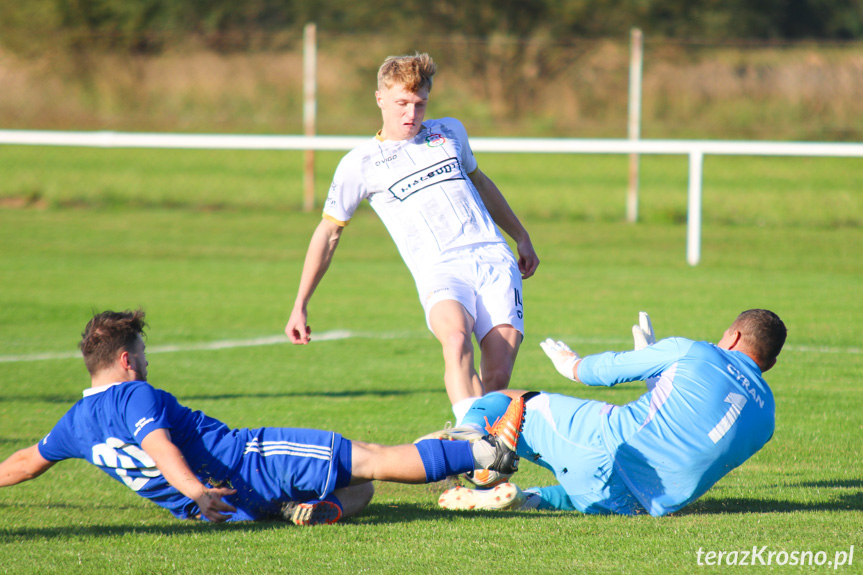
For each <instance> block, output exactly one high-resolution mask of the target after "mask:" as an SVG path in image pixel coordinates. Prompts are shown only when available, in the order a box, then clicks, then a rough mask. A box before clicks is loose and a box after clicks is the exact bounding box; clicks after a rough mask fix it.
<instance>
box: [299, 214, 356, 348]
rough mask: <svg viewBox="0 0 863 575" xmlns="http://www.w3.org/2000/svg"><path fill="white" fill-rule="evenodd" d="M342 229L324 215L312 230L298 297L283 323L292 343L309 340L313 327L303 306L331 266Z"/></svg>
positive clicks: (306, 303) (307, 341) (302, 342)
mask: <svg viewBox="0 0 863 575" xmlns="http://www.w3.org/2000/svg"><path fill="white" fill-rule="evenodd" d="M342 230H344V227H342V226H340V225H338V224H336V223H335V222H332V221H330V220H328V219H326V218H324V219H322V220H321V223H319V224H318V227H317V228H315V232H314V234H312V239H311V241H310V242H309V249H308V251H307V252H306V260H305V262H304V263H303V272H302V275H301V276H300V287H299V289H298V290H297V298H296V300H295V301H294V308H293V310H292V311H291V317H290V319H288V324H287V325H286V326H285V333H286V334H287V335H288V337H289V338H290V339H291V342H292V343H294V344H307V343H309V341H310V340H311V337H310V336H311V334H312V329H311V328H310V327H309V326H308V324H307V323H306V322H307V321H308V312H307V311H306V307H307V306H308V304H309V300H311V299H312V294H313V293H314V292H315V289H316V288H317V287H318V284H319V283H320V282H321V279H323V277H324V274H326V273H327V269H328V268H329V267H330V262H331V261H332V260H333V254H334V253H335V251H336V247H338V245H339V238H340V237H341V235H342Z"/></svg>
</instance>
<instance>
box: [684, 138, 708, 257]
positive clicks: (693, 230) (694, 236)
mask: <svg viewBox="0 0 863 575" xmlns="http://www.w3.org/2000/svg"><path fill="white" fill-rule="evenodd" d="M703 165H704V152H703V151H701V150H692V151H691V152H689V202H688V207H687V211H686V262H687V263H688V264H689V265H691V266H697V265H698V262H699V261H701V181H702V177H701V172H702V167H703Z"/></svg>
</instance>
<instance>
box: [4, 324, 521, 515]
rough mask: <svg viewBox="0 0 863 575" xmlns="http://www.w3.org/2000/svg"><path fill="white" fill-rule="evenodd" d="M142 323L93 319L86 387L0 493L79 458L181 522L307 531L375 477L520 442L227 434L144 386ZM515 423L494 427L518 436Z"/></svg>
mask: <svg viewBox="0 0 863 575" xmlns="http://www.w3.org/2000/svg"><path fill="white" fill-rule="evenodd" d="M145 325H146V324H145V322H144V312H143V311H142V310H137V311H134V312H133V311H125V312H111V311H107V312H103V313H100V314H98V315H96V316H94V317H93V319H92V320H90V322H89V323H88V324H87V328H86V329H85V331H84V333H83V334H82V335H83V337H82V340H81V343H80V347H81V351H82V353H83V356H84V361H85V363H86V365H87V369H88V371H89V372H90V376H91V387H90V388H88V389H87V390H86V391H85V392H84V397H83V399H81V400H80V401H78V403H76V404H75V405H74V406H72V408H71V409H69V411H68V412H67V413H66V414H65V415H64V416H63V417H62V418H61V419H60V421H59V422H58V423H57V424H56V425H55V426H54V428H53V429H52V430H51V432H50V433H48V435H46V436H45V437H44V438H43V439H42V440H41V441H39V442H38V443H37V444H36V445H33V446H31V447H29V448H25V449H22V450H20V451H18V452H16V453H14V454H13V455H12V456H10V457H9V458H8V459H6V461H4V462H3V463H0V487H5V486H9V485H15V484H17V483H21V482H22V481H26V480H29V479H34V478H36V477H38V476H39V475H41V474H42V473H44V472H45V471H47V470H48V469H49V468H50V467H51V466H53V465H54V464H55V463H56V462H58V461H61V460H64V459H70V458H80V459H84V460H86V461H87V462H89V463H91V464H93V465H95V466H96V467H98V468H99V469H101V470H102V471H104V472H105V473H107V474H108V475H109V476H110V477H111V478H113V479H115V480H117V481H119V482H121V483H123V484H124V485H126V486H127V487H128V488H129V489H131V490H132V491H134V492H135V493H136V494H138V495H140V496H141V497H145V498H147V499H149V500H150V501H153V502H154V503H156V504H157V505H160V506H161V507H164V508H166V509H167V510H169V511H170V512H171V513H172V514H173V515H174V516H175V517H178V518H181V519H186V518H205V519H208V520H210V521H214V522H220V521H227V520H230V521H238V520H254V519H287V520H289V521H292V522H293V523H296V524H298V525H310V524H318V523H332V522H334V521H336V520H338V519H339V518H341V517H343V516H344V517H348V516H351V515H353V514H355V513H358V512H359V511H360V510H362V509H363V508H364V507H365V506H366V505H367V504H368V502H369V501H370V500H371V497H372V494H373V488H372V485H371V483H370V482H371V480H373V479H378V480H384V481H397V482H401V483H426V482H431V481H439V480H441V479H444V478H446V477H447V476H448V475H452V474H454V473H460V472H465V471H468V470H470V469H473V468H474V467H475V466H479V467H494V468H501V469H503V470H508V471H509V472H512V471H514V468H515V465H516V464H517V461H518V458H517V457H516V456H515V454H514V452H513V450H514V449H515V444H514V443H513V442H512V441H511V440H510V441H507V440H506V439H504V440H503V441H500V440H498V439H497V432H495V433H493V434H492V435H489V436H487V437H486V438H484V439H483V440H480V441H477V442H474V443H470V444H468V443H465V442H462V441H458V442H456V441H440V440H436V439H433V440H427V441H422V442H419V443H417V444H416V445H399V446H384V445H377V444H371V443H360V442H356V441H354V442H352V441H349V440H347V439H345V438H344V437H342V436H341V435H339V434H338V433H333V432H327V431H319V430H315V429H295V428H277V427H266V428H260V429H232V428H230V427H228V426H227V425H225V424H224V423H222V422H221V421H218V420H216V419H213V418H212V417H208V416H207V415H205V414H204V413H202V412H200V411H193V410H191V409H189V408H188V407H185V406H183V405H181V404H180V403H179V402H178V401H177V399H176V398H175V397H174V396H173V395H171V394H170V393H168V392H166V391H162V390H160V389H157V388H155V387H153V386H151V385H150V384H149V383H147V365H148V362H147V358H146V355H145V344H144V341H143V338H142V335H143V330H144V327H145ZM520 425H521V421H520V420H519V421H516V422H503V423H502V425H501V427H500V429H504V428H505V427H506V426H509V427H511V428H514V429H515V430H516V435H517V430H518V428H519V427H520ZM510 435H511V434H510Z"/></svg>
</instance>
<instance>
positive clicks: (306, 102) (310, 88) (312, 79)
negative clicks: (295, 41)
mask: <svg viewBox="0 0 863 575" xmlns="http://www.w3.org/2000/svg"><path fill="white" fill-rule="evenodd" d="M316 37H317V27H316V26H315V24H314V23H309V24H306V26H305V27H304V28H303V131H304V133H305V135H306V136H314V135H315V119H316V117H317V101H316V97H317V59H318V58H317V56H318V55H317V38H316ZM305 160H306V161H305V167H304V171H303V188H304V191H303V211H304V212H310V211H312V210H313V209H314V207H315V151H314V150H306V158H305Z"/></svg>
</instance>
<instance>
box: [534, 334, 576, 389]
mask: <svg viewBox="0 0 863 575" xmlns="http://www.w3.org/2000/svg"><path fill="white" fill-rule="evenodd" d="M539 347H541V348H542V351H544V352H545V355H547V356H548V357H549V359H551V363H553V364H554V367H555V369H557V371H558V372H559V373H560V375H562V376H563V377H565V378H567V379H571V380H572V381H578V380H577V379H576V378H575V373H574V372H573V368H574V367H575V362H577V361H578V360H579V359H581V356H579V355H578V354H577V353H575V352H574V351H572V350H571V349H569V346H568V345H566V344H565V343H563V342H562V341H554V340H553V339H551V338H548V339H547V340H545V341H543V342H541V343H540V344H539Z"/></svg>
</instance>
